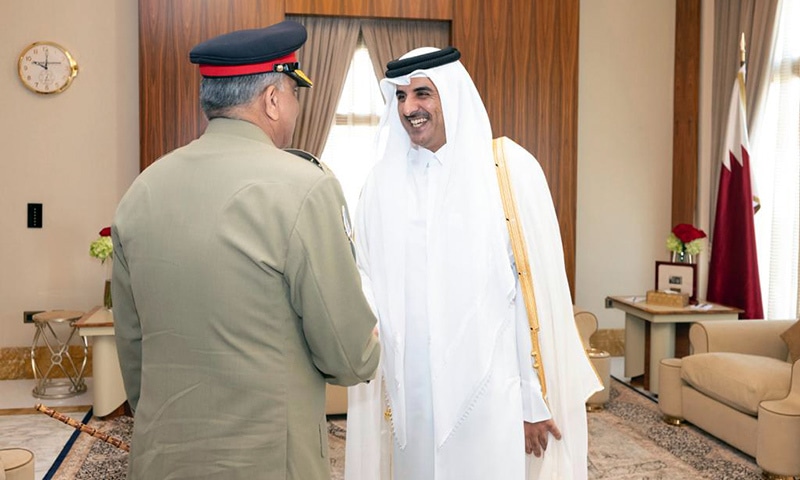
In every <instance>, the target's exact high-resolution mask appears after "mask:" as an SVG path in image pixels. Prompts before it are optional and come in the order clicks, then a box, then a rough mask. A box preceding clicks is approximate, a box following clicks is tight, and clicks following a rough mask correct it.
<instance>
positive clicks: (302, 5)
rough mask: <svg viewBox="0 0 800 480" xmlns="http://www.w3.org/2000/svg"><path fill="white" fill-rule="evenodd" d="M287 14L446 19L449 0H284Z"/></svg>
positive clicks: (449, 11)
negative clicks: (411, 0)
mask: <svg viewBox="0 0 800 480" xmlns="http://www.w3.org/2000/svg"><path fill="white" fill-rule="evenodd" d="M285 1H286V14H287V15H326V16H343V17H376V18H405V19H417V20H450V19H451V18H453V0H425V1H417V2H409V1H408V0H285ZM526 1H527V0H526Z"/></svg>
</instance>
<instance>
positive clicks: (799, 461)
mask: <svg viewBox="0 0 800 480" xmlns="http://www.w3.org/2000/svg"><path fill="white" fill-rule="evenodd" d="M794 324H795V321H794V320H771V321H767V320H729V321H728V320H726V321H705V322H698V323H695V324H692V326H691V327H690V329H689V341H690V342H691V347H692V350H691V351H692V352H693V353H692V354H691V355H688V356H686V357H683V358H666V359H664V360H662V361H661V364H660V365H659V368H660V371H659V398H658V406H659V408H660V409H661V412H662V413H663V414H664V416H665V418H664V419H665V421H667V422H668V423H672V424H676V425H677V424H680V423H681V422H682V421H683V420H686V421H689V422H691V423H692V424H694V425H696V426H697V427H699V428H702V429H703V430H705V431H706V432H708V433H710V434H711V435H714V436H715V437H717V438H719V439H720V440H723V441H725V442H726V443H729V444H730V445H733V446H734V447H736V448H738V449H739V450H741V451H743V452H745V453H747V454H748V455H751V456H753V457H755V459H756V463H757V464H758V466H759V467H761V468H762V469H763V470H764V473H765V476H766V477H768V478H791V477H792V476H800V359H797V360H796V361H794V362H792V361H791V360H790V356H789V351H788V347H787V343H786V342H784V340H783V339H782V338H781V334H783V333H784V332H786V331H787V330H788V329H789V328H790V327H792V325H794ZM794 328H798V327H793V329H792V330H793V331H794Z"/></svg>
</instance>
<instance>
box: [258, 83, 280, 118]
mask: <svg viewBox="0 0 800 480" xmlns="http://www.w3.org/2000/svg"><path fill="white" fill-rule="evenodd" d="M261 102H262V106H263V108H264V112H265V113H266V115H267V117H269V119H270V120H278V117H279V116H280V115H279V112H280V106H279V102H280V96H279V95H278V87H277V86H276V85H270V86H268V87H267V88H266V89H264V93H262V94H261Z"/></svg>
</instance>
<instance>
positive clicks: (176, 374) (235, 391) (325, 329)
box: [112, 21, 379, 480]
mask: <svg viewBox="0 0 800 480" xmlns="http://www.w3.org/2000/svg"><path fill="white" fill-rule="evenodd" d="M305 40H306V31H305V28H304V27H303V26H302V25H300V24H298V23H295V22H291V21H285V22H281V23H279V24H276V25H273V26H270V27H267V28H261V29H254V30H243V31H236V32H232V33H228V34H225V35H221V36H219V37H216V38H212V39H210V40H207V41H205V42H203V43H200V44H199V45H197V46H195V47H194V48H193V49H192V51H191V53H190V59H191V61H192V62H193V63H196V64H199V69H200V74H201V75H202V77H203V78H202V83H201V88H200V103H201V107H202V109H203V111H204V112H205V114H206V116H207V117H208V119H209V124H208V128H207V129H206V131H205V132H204V133H203V135H202V136H201V137H200V138H198V139H197V140H195V141H193V142H191V143H190V144H188V145H186V146H184V147H181V148H178V149H177V150H175V151H173V152H171V153H169V154H167V155H165V156H164V157H163V158H161V159H159V160H158V161H157V162H155V163H154V164H152V165H151V166H150V167H148V168H147V170H145V171H144V172H142V174H141V175H139V177H138V178H137V179H136V180H135V181H134V183H133V185H132V186H131V187H130V189H129V190H128V192H127V193H126V194H125V196H124V197H123V199H122V200H121V202H120V204H119V206H118V208H117V212H116V215H115V217H114V222H113V227H112V238H113V243H114V254H113V256H114V270H113V284H112V292H113V301H114V317H115V329H116V341H117V346H118V351H119V359H120V365H121V367H122V373H123V379H124V384H125V389H126V392H127V396H128V401H129V403H130V406H131V407H132V409H133V410H134V430H133V438H132V449H131V453H130V459H129V472H128V478H129V479H134V480H135V479H153V478H170V479H201V478H225V479H248V480H251V479H255V478H281V479H283V478H286V479H298V480H312V479H327V478H329V477H330V472H329V460H328V451H327V449H328V447H327V425H326V419H325V413H324V403H325V383H326V382H328V383H332V384H337V385H354V384H357V383H359V382H364V381H368V380H369V379H371V378H372V377H373V375H374V372H375V369H376V368H377V366H378V358H379V344H378V342H377V339H376V338H375V336H374V334H373V329H374V327H375V323H376V320H375V317H374V316H373V314H372V313H371V311H370V308H369V306H368V304H367V302H366V300H365V299H364V296H363V294H362V293H361V284H360V280H359V275H358V271H357V269H356V265H355V261H354V258H353V254H352V252H351V245H350V240H349V238H348V235H347V233H346V226H345V225H346V224H348V221H349V220H348V219H347V218H346V212H345V211H344V210H343V208H342V206H343V205H344V204H345V199H344V196H343V194H342V191H341V187H340V185H339V182H338V181H337V180H336V178H335V177H334V176H333V174H331V172H329V171H328V170H327V169H326V168H325V167H324V166H322V165H320V164H319V163H318V162H312V161H309V160H307V159H304V158H301V157H300V156H296V155H293V154H292V153H288V152H286V151H284V150H283V149H284V148H286V147H288V146H289V142H290V141H291V138H292V134H293V131H294V127H295V120H296V118H297V115H298V111H299V104H298V100H297V90H298V88H302V87H311V84H312V82H311V80H310V79H309V78H308V77H307V76H306V75H305V73H303V71H302V70H301V69H300V65H299V63H298V60H297V58H296V50H297V49H298V48H300V47H301V46H302V45H303V43H304V42H305ZM343 217H344V218H343Z"/></svg>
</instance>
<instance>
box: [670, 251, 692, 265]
mask: <svg viewBox="0 0 800 480" xmlns="http://www.w3.org/2000/svg"><path fill="white" fill-rule="evenodd" d="M670 261H671V262H672V263H694V255H692V254H691V253H686V252H672V257H671V260H670Z"/></svg>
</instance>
